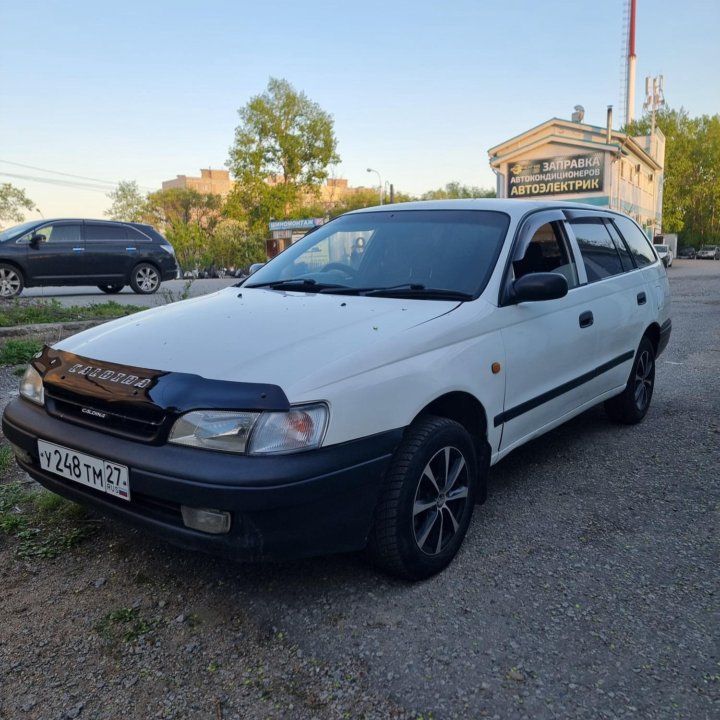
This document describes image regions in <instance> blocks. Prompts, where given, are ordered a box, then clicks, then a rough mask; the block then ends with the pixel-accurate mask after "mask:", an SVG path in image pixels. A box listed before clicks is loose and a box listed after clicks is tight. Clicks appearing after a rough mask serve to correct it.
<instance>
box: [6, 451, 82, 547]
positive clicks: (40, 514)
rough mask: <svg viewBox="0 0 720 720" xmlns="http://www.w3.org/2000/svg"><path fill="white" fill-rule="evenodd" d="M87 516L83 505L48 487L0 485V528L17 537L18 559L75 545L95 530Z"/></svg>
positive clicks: (16, 484)
mask: <svg viewBox="0 0 720 720" xmlns="http://www.w3.org/2000/svg"><path fill="white" fill-rule="evenodd" d="M5 447H7V446H5ZM2 451H3V448H0V452H2ZM86 519H87V511H86V510H85V509H84V508H82V507H80V506H79V505H76V504H75V503H71V502H69V501H68V500H65V499H64V498H61V497H59V496H58V495H55V494H53V493H51V492H49V491H47V490H28V489H27V488H25V486H23V485H21V484H20V483H5V484H3V485H0V532H2V533H4V534H5V535H10V536H12V537H14V538H15V539H16V540H17V541H18V542H17V547H16V550H15V554H16V556H17V557H18V558H20V559H24V560H29V559H44V560H51V559H53V558H56V557H57V556H58V555H60V554H61V553H63V552H65V551H66V550H68V549H70V548H74V547H77V546H78V545H79V544H80V543H81V542H83V540H85V539H86V538H88V537H90V536H91V535H93V534H94V533H95V528H94V527H91V526H89V525H88V524H87V522H86Z"/></svg>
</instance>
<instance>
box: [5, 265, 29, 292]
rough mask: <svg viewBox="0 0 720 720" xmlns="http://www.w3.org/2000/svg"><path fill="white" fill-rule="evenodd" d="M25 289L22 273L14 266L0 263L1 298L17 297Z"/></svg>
mask: <svg viewBox="0 0 720 720" xmlns="http://www.w3.org/2000/svg"><path fill="white" fill-rule="evenodd" d="M24 287H25V281H24V279H23V276H22V273H21V272H20V271H19V270H18V269H17V268H16V267H14V266H13V265H8V264H7V263H0V297H5V298H10V297H16V296H17V295H19V294H20V293H21V292H22V291H23V288H24Z"/></svg>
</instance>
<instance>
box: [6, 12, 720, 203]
mask: <svg viewBox="0 0 720 720" xmlns="http://www.w3.org/2000/svg"><path fill="white" fill-rule="evenodd" d="M623 8H624V2H623V0H605V2H590V1H589V0H574V1H573V0H544V1H543V2H538V0H495V1H494V2H485V1H484V0H445V2H440V0H433V1H428V0H397V1H395V2H393V1H392V0H384V1H378V0H364V1H363V2H357V3H347V2H341V1H339V0H334V1H332V2H329V1H326V0H303V1H302V2H298V1H297V0H276V1H275V2H272V1H270V2H265V3H259V2H243V1H242V0H234V1H230V0H205V2H197V0H196V1H194V2H189V1H188V0H173V1H172V2H169V1H166V0H145V1H144V2H138V1H137V0H124V2H122V3H106V2H98V0H93V1H92V2H90V1H89V0H72V1H71V2H68V1H67V0H64V1H58V2H50V1H49V0H45V1H39V0H23V1H22V2H20V1H18V2H10V1H9V0H6V1H5V2H3V3H2V8H1V9H0V35H1V38H2V39H1V41H0V173H2V174H0V182H12V183H13V184H15V185H17V186H19V187H23V188H25V190H26V191H27V193H28V195H29V196H30V197H31V198H32V199H33V200H34V201H35V202H36V204H37V205H38V206H39V208H40V209H41V211H42V212H43V213H44V214H45V216H46V217H48V216H88V217H93V216H96V217H100V216H102V212H103V210H104V209H105V208H106V207H107V205H108V202H109V201H108V200H107V198H106V197H105V194H104V193H103V191H102V190H97V189H94V190H91V189H80V188H68V187H63V186H60V185H56V184H49V183H41V182H38V181H36V180H29V179H27V178H18V177H10V175H14V176H18V175H25V176H33V177H44V178H54V179H56V180H61V179H62V176H59V175H50V174H48V173H45V172H41V171H39V170H33V169H29V168H24V167H20V166H19V165H11V164H9V163H19V164H22V165H29V166H34V167H36V168H43V169H49V170H54V171H57V172H63V173H69V174H72V175H79V176H85V177H87V178H97V179H101V180H106V181H109V182H111V183H117V182H118V181H119V180H136V181H137V182H138V183H139V185H140V186H141V187H142V188H143V189H144V190H152V189H157V188H159V187H160V184H161V182H162V181H163V180H167V179H170V178H173V177H175V175H177V174H186V175H197V174H199V169H200V168H201V167H214V168H222V167H224V166H225V161H226V160H227V156H228V148H229V146H230V145H231V143H232V141H233V133H234V129H235V127H236V125H237V122H238V116H237V109H238V108H240V107H242V106H243V105H244V104H245V103H246V102H247V101H248V100H249V99H250V98H251V97H252V96H254V95H257V94H259V93H261V92H263V91H264V90H265V88H266V86H267V81H268V78H269V77H271V76H272V77H280V78H285V79H287V80H288V81H290V82H291V83H292V84H293V85H294V86H295V88H296V89H298V90H302V91H304V92H305V93H306V94H307V95H308V97H310V99H312V100H314V101H315V102H317V103H318V104H319V105H320V106H321V107H322V108H323V109H324V110H326V111H327V112H329V113H330V114H331V115H332V116H333V118H334V121H335V133H336V135H337V138H338V150H339V153H340V156H341V158H342V162H341V164H340V165H339V166H338V167H337V168H336V169H335V173H334V174H335V176H336V177H345V178H347V179H348V180H349V181H350V183H351V185H367V186H370V185H374V184H377V179H376V176H375V175H373V174H368V173H367V172H366V168H367V167H373V168H376V169H377V170H379V171H380V173H381V175H382V178H383V180H384V181H385V180H388V181H390V182H392V183H394V185H395V187H396V188H397V189H399V190H402V191H405V192H410V193H416V194H419V193H422V192H424V191H426V190H430V189H433V188H437V187H440V186H443V185H445V184H446V183H447V182H450V181H453V180H457V181H460V182H462V183H465V184H469V185H479V186H482V187H494V176H493V174H492V172H491V171H490V169H489V166H488V162H487V150H488V148H490V147H492V146H494V145H496V144H498V143H500V142H502V141H503V140H506V139H508V138H510V137H512V136H514V135H516V134H518V133H520V132H523V131H524V130H526V129H528V128H530V127H533V126H535V125H538V124H540V123H542V122H544V121H545V120H547V119H549V118H551V117H563V118H567V119H569V117H570V114H571V113H572V109H573V106H574V105H576V104H581V105H583V106H584V107H585V111H586V114H585V121H586V122H589V123H591V124H596V125H604V124H605V113H606V107H607V105H609V104H612V105H614V106H615V107H616V108H618V106H619V104H620V80H621V68H622V57H621V46H622V40H623V37H622V17H623ZM718 32H720V1H719V0H684V2H670V0H638V26H637V56H638V60H637V95H636V113H637V114H640V113H641V111H642V101H643V93H644V78H645V76H646V75H656V74H663V75H664V76H665V97H666V100H667V103H668V105H669V106H670V107H672V108H679V107H681V106H682V107H684V108H685V109H686V110H687V111H688V112H689V113H690V114H691V115H693V116H695V115H702V114H715V113H718V112H720V79H718V77H717V73H718V71H720V42H719V41H718ZM615 119H616V122H615V126H616V127H618V126H619V125H620V124H621V118H620V117H619V113H617V112H616V115H615ZM65 179H66V180H70V178H65ZM77 182H83V181H80V180H79V181H77ZM87 182H90V181H87Z"/></svg>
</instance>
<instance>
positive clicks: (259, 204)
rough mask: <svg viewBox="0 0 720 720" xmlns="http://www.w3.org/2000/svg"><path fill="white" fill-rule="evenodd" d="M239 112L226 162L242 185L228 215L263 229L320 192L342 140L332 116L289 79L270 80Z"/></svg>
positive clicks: (231, 202)
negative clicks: (335, 131)
mask: <svg viewBox="0 0 720 720" xmlns="http://www.w3.org/2000/svg"><path fill="white" fill-rule="evenodd" d="M238 114H239V116H240V125H238V127H237V128H236V129H235V142H234V144H233V146H232V147H231V148H230V158H229V160H228V163H227V165H228V167H229V168H230V170H231V171H232V173H233V175H234V176H235V178H236V179H237V180H238V183H237V185H236V188H235V190H234V191H233V193H232V197H231V199H230V202H229V203H228V213H229V214H231V215H233V216H234V217H236V218H237V219H244V220H247V221H248V223H249V224H250V228H251V231H254V232H258V231H260V230H261V226H262V225H263V224H266V223H267V222H269V220H270V219H272V218H273V217H282V216H285V215H287V214H289V213H290V211H291V209H292V208H293V207H294V206H295V205H297V204H299V201H300V199H301V196H302V195H306V194H307V193H312V192H317V191H318V190H319V188H320V185H321V184H322V182H323V181H324V180H325V179H326V178H327V177H328V174H329V173H328V167H329V166H330V165H332V164H334V163H337V162H339V161H340V158H339V156H338V154H337V140H336V138H335V133H334V129H333V119H332V117H331V116H330V115H329V114H328V113H326V112H325V111H324V110H322V109H321V108H320V106H319V105H318V104H317V103H315V102H313V101H312V100H310V99H309V98H308V97H307V96H306V95H305V93H303V92H298V91H297V90H295V88H293V86H292V85H291V84H290V83H289V82H288V81H287V80H283V79H277V78H270V81H269V82H268V86H267V90H266V91H265V92H264V93H263V94H261V95H256V96H255V97H253V98H251V99H250V101H249V102H248V103H247V104H246V105H245V106H244V107H242V108H240V109H239V110H238ZM266 230H267V226H266V225H265V231H266Z"/></svg>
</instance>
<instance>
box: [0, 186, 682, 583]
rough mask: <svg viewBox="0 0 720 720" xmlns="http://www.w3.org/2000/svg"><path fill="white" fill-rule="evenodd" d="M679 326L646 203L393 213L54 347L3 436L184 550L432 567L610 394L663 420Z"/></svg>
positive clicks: (27, 383) (627, 408)
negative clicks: (653, 404) (355, 553)
mask: <svg viewBox="0 0 720 720" xmlns="http://www.w3.org/2000/svg"><path fill="white" fill-rule="evenodd" d="M669 315H670V295H669V286H668V281H667V276H666V273H665V269H664V267H663V266H662V263H661V262H660V261H659V260H658V258H657V255H656V254H655V252H654V250H653V247H652V245H651V243H650V242H649V241H648V240H647V238H646V237H645V234H644V233H643V231H642V230H641V229H640V227H638V225H636V224H635V222H634V221H633V220H631V219H629V218H628V217H626V216H624V215H621V214H618V213H614V212H610V211H605V210H598V209H597V208H595V207H591V206H586V205H580V204H576V203H571V202H555V203H548V202H546V203H532V202H526V201H518V200H512V201H507V200H461V201H443V202H419V203H407V204H402V205H386V206H382V207H376V208H370V209H367V210H361V211H357V212H353V213H348V214H346V215H343V216H341V217H339V218H337V219H335V220H333V221H331V222H329V223H327V224H326V225H323V226H322V227H320V228H318V229H317V230H315V231H313V232H311V233H310V234H308V235H307V236H305V237H304V238H303V239H302V240H300V241H299V242H297V243H295V244H294V245H292V246H291V247H290V248H289V249H288V250H286V251H285V252H284V253H282V254H281V255H279V256H278V257H277V258H275V259H273V260H272V261H271V262H269V263H268V264H267V265H266V266H265V267H263V268H262V269H260V270H259V271H258V272H256V273H255V274H253V275H251V276H250V277H249V278H247V279H246V280H245V281H244V282H243V283H242V284H241V285H240V286H235V287H230V288H227V289H225V290H222V291H220V292H217V293H215V294H213V295H208V296H205V297H200V298H196V299H193V300H187V301H185V302H182V303H176V304H173V305H170V306H165V307H160V308H156V309H153V310H148V311H146V312H144V313H141V314H139V315H133V316H131V317H127V318H123V319H121V320H116V321H114V322H110V323H107V324H105V325H102V326H100V327H97V328H95V329H92V330H88V331H85V332H82V333H80V334H78V335H75V336H74V337H72V338H70V339H67V340H64V341H62V342H60V343H57V344H56V345H54V346H53V347H46V348H45V349H44V350H43V352H42V353H41V354H39V355H38V356H37V357H36V358H35V359H34V360H33V362H32V364H31V366H30V367H29V368H28V370H27V372H26V373H25V376H24V377H23V379H22V383H21V390H20V397H19V398H18V399H16V400H15V401H14V402H12V403H11V404H10V405H9V406H8V407H7V409H6V411H5V415H4V417H3V430H4V432H5V434H6V436H7V438H8V439H9V440H10V441H11V442H12V443H13V445H14V448H15V453H16V456H17V459H18V462H19V464H20V465H21V466H22V467H23V468H24V469H25V470H26V471H27V472H28V473H30V475H31V476H32V477H34V478H35V479H37V480H38V481H39V482H40V483H42V484H43V485H45V486H46V487H47V488H49V489H51V490H53V491H55V492H57V493H59V494H61V495H64V496H66V497H68V498H70V499H72V500H75V501H77V502H80V503H83V504H86V505H89V506H92V507H94V508H96V509H98V510H100V511H102V512H105V513H107V514H108V515H113V516H116V517H119V518H122V519H125V520H127V521H128V522H132V523H134V524H136V525H139V526H141V527H144V528H146V529H149V530H151V531H153V532H154V533H156V534H157V535H160V536H164V537H165V538H167V539H169V540H171V541H173V542H175V543H178V544H180V545H182V546H185V547H189V548H195V549H203V550H206V551H210V552H214V553H219V554H225V555H229V556H231V557H233V558H240V559H265V558H289V557H299V556H307V555H315V554H323V553H333V552H342V551H352V550H359V549H361V548H364V547H367V548H368V549H369V551H370V555H371V557H372V558H373V559H374V562H375V563H376V564H377V565H378V566H379V567H381V568H383V569H384V570H386V571H388V572H391V573H393V574H395V575H398V576H400V577H404V578H409V579H420V578H425V577H428V576H430V575H432V574H434V573H436V572H438V571H440V570H441V569H442V568H444V567H445V566H446V565H447V564H448V563H449V562H450V561H451V560H452V558H453V557H454V555H455V554H456V553H457V551H458V549H459V547H460V545H461V543H462V541H463V537H464V536H465V533H466V530H467V528H468V525H469V523H470V518H471V515H472V512H473V507H474V505H475V504H476V503H478V502H482V501H483V500H485V496H486V480H487V475H488V470H489V467H490V466H491V465H493V464H494V463H496V462H497V461H498V460H500V459H501V458H502V457H503V456H504V455H506V454H507V453H509V452H510V451H511V450H513V449H515V448H517V447H518V446H520V445H522V444H523V443H525V442H527V441H528V440H530V439H532V438H535V437H537V436H538V435H540V434H542V433H544V432H546V431H548V430H550V429H551V428H554V427H556V426H557V425H559V424H561V423H563V422H566V421H567V420H569V419H570V418H572V417H574V416H575V415H577V414H578V413H581V412H583V411H584V410H587V409H588V408H590V407H592V406H593V405H596V404H598V403H601V402H604V403H605V407H606V409H607V412H608V415H609V417H610V418H611V419H612V420H613V421H617V422H620V423H637V422H639V421H640V420H642V419H643V417H644V416H645V414H646V413H647V411H648V407H649V405H650V400H651V398H652V394H653V385H654V380H655V359H656V358H657V356H658V355H659V354H660V353H661V352H662V351H663V350H664V348H665V346H666V345H667V343H668V340H669V337H670V330H671V321H670V317H669Z"/></svg>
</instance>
